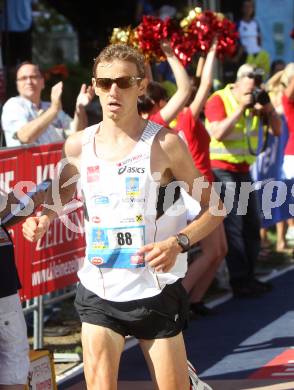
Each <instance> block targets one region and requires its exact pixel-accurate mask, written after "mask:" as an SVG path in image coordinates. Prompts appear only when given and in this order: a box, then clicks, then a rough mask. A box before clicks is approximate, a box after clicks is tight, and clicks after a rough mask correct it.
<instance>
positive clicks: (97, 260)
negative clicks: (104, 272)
mask: <svg viewBox="0 0 294 390" xmlns="http://www.w3.org/2000/svg"><path fill="white" fill-rule="evenodd" d="M90 261H91V263H92V264H93V265H101V264H103V263H104V260H103V258H102V257H92V259H91V260H90Z"/></svg>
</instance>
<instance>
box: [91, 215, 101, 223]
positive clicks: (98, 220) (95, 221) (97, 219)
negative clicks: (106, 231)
mask: <svg viewBox="0 0 294 390" xmlns="http://www.w3.org/2000/svg"><path fill="white" fill-rule="evenodd" d="M92 222H93V223H100V222H101V218H100V217H98V216H97V215H95V216H94V217H92Z"/></svg>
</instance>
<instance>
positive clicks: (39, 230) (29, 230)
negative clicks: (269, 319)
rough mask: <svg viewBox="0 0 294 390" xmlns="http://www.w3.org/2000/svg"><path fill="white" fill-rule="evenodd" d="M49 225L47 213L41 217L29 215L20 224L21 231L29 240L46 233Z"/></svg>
mask: <svg viewBox="0 0 294 390" xmlns="http://www.w3.org/2000/svg"><path fill="white" fill-rule="evenodd" d="M49 225H50V220H49V217H48V216H47V215H42V216H41V217H29V218H27V219H26V220H25V222H24V223H23V225H22V233H23V235H24V237H25V238H26V239H27V240H28V241H31V242H36V241H38V240H39V239H40V238H42V237H43V235H44V234H45V233H46V231H47V230H48V228H49Z"/></svg>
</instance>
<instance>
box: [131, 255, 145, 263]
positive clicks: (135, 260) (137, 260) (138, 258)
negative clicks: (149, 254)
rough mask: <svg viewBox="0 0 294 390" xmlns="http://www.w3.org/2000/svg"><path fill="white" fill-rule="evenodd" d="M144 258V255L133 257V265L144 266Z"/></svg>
mask: <svg viewBox="0 0 294 390" xmlns="http://www.w3.org/2000/svg"><path fill="white" fill-rule="evenodd" d="M143 263H144V256H143V255H133V256H131V264H134V265H135V264H143Z"/></svg>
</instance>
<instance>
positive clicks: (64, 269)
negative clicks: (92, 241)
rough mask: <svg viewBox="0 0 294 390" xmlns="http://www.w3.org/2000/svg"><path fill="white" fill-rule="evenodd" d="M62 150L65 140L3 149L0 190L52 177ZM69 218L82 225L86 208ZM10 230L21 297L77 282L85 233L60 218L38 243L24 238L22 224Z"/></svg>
mask: <svg viewBox="0 0 294 390" xmlns="http://www.w3.org/2000/svg"><path fill="white" fill-rule="evenodd" d="M61 151H62V143H56V144H49V145H42V146H28V147H18V148H3V149H0V161H1V164H0V191H1V192H4V193H8V192H9V191H11V190H12V189H14V188H15V186H17V183H19V182H24V181H28V182H33V183H35V184H39V183H41V182H42V181H43V180H45V179H47V178H51V179H53V177H54V175H55V172H56V169H55V167H56V164H57V163H58V161H59V160H60V158H61ZM69 217H70V218H72V219H73V220H74V221H75V223H76V225H80V226H82V221H83V209H82V208H81V207H80V208H78V209H77V210H75V211H73V212H72V213H71V214H70V215H69ZM10 232H11V236H12V239H13V242H14V249H15V255H16V263H17V268H18V272H19V276H20V279H21V283H22V289H21V290H20V296H21V299H22V300H29V299H31V298H34V297H38V296H41V295H44V294H46V293H49V292H52V291H55V290H58V289H61V288H64V287H66V286H68V285H71V284H73V283H75V282H77V270H78V269H79V267H80V264H81V263H82V261H83V257H84V250H85V242H84V236H83V234H81V233H79V232H76V231H72V230H71V229H68V228H67V227H66V226H65V224H64V223H62V221H61V220H60V219H59V218H57V219H56V220H55V221H54V222H53V223H52V224H51V226H50V228H49V230H48V232H47V233H46V234H45V236H44V237H43V238H42V239H41V240H39V242H38V243H37V244H32V243H30V242H28V241H27V240H25V239H24V237H23V235H22V226H21V223H19V224H17V225H15V226H13V227H12V228H11V230H10Z"/></svg>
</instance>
